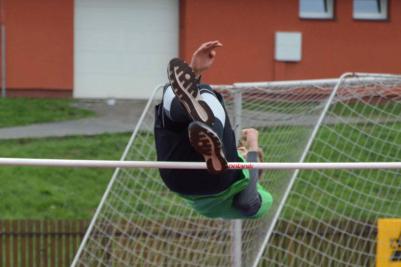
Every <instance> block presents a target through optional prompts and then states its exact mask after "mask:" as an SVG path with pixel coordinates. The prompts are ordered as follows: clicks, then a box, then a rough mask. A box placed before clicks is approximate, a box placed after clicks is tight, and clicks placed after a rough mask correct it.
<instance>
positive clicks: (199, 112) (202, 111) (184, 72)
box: [167, 58, 214, 125]
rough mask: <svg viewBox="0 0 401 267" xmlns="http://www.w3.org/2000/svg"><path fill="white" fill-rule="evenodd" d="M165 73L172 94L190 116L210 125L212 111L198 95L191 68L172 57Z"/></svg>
mask: <svg viewBox="0 0 401 267" xmlns="http://www.w3.org/2000/svg"><path fill="white" fill-rule="evenodd" d="M167 73H168V78H169V80H170V84H171V88H172V89H173V92H174V94H175V95H176V96H177V98H178V99H179V101H180V102H181V104H182V105H183V106H184V108H185V109H186V111H187V112H188V114H189V115H190V117H191V118H192V119H193V120H194V121H201V122H204V123H206V124H208V125H212V124H213V122H214V115H213V112H212V110H211V109H210V107H209V106H208V105H207V104H206V102H204V101H203V100H202V98H201V96H200V93H199V90H198V87H197V80H196V78H195V73H194V72H193V71H192V68H191V67H190V66H189V65H188V64H186V63H185V62H184V61H182V60H181V59H179V58H173V59H172V60H171V61H170V62H169V64H168V68H167Z"/></svg>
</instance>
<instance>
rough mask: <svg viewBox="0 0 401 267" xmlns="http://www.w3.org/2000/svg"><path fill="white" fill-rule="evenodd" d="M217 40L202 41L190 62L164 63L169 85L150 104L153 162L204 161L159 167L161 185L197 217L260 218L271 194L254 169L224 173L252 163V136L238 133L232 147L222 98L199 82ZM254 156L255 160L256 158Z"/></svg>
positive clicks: (253, 133) (255, 142)
mask: <svg viewBox="0 0 401 267" xmlns="http://www.w3.org/2000/svg"><path fill="white" fill-rule="evenodd" d="M221 46H222V44H221V43H220V42H219V41H211V42H206V43H203V44H202V45H201V46H200V47H199V48H198V49H197V50H196V51H195V52H194V54H193V56H192V60H191V64H190V65H188V64H187V63H185V62H184V61H183V60H181V59H178V58H174V59H172V60H171V61H170V62H169V64H168V69H167V72H168V78H169V81H170V83H169V84H167V85H166V86H165V87H164V94H163V99H162V102H161V103H160V104H159V105H157V106H156V122H155V140H156V150H157V159H158V160H159V161H188V162H202V161H206V163H207V168H208V169H207V170H194V169H192V170H181V169H160V170H159V172H160V176H161V178H162V180H163V181H164V183H165V184H166V186H167V187H168V188H169V189H170V190H171V191H173V192H175V193H177V194H179V195H180V196H181V197H182V198H184V199H186V200H187V202H188V203H189V204H190V205H191V206H192V207H193V208H194V209H195V210H196V211H197V212H199V213H200V214H202V215H204V216H207V217H210V218H225V219H240V218H260V217H261V216H263V215H264V214H266V213H267V211H268V210H269V208H270V207H271V204H272V196H271V195H270V193H269V192H267V191H266V190H265V189H264V188H263V187H262V186H261V185H260V184H259V183H258V171H257V170H246V169H243V170H232V169H227V162H245V160H244V157H246V158H247V160H248V161H251V162H253V161H257V160H258V155H260V149H259V146H258V132H257V131H256V130H255V129H244V130H243V131H242V136H243V138H242V142H241V143H242V146H241V147H240V148H238V149H237V147H236V140H235V137H234V131H233V129H232V127H231V123H230V121H229V118H228V116H227V112H226V110H225V106H224V102H223V98H222V96H221V95H220V94H219V93H218V92H215V91H214V90H213V89H212V88H211V87H210V86H209V85H207V84H202V83H200V78H201V74H202V73H203V72H204V71H206V70H207V69H209V68H210V67H211V66H212V64H213V62H214V60H215V56H216V48H218V47H221ZM259 158H260V157H259Z"/></svg>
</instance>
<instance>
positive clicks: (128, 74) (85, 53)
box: [74, 0, 179, 98]
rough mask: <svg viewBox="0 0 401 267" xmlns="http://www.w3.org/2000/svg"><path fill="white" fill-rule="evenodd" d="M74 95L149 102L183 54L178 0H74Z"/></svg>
mask: <svg viewBox="0 0 401 267" xmlns="http://www.w3.org/2000/svg"><path fill="white" fill-rule="evenodd" d="M74 20H75V21H74V24H75V25H74V30H75V32H74V96H75V97H80V98H147V97H148V96H149V95H150V93H151V91H152V89H153V87H154V86H155V85H156V84H158V83H164V82H166V79H167V78H166V67H167V62H168V61H169V59H170V58H172V57H175V56H177V55H178V41H179V36H178V30H179V26H178V23H179V15H178V0H150V1H149V0H75V19H74Z"/></svg>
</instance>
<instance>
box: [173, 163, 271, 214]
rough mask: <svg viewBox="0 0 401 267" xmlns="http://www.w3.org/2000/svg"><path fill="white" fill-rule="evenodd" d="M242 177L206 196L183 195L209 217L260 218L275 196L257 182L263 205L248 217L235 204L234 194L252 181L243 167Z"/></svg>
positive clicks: (191, 204)
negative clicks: (217, 191)
mask: <svg viewBox="0 0 401 267" xmlns="http://www.w3.org/2000/svg"><path fill="white" fill-rule="evenodd" d="M241 176H242V177H241V179H239V180H238V181H236V182H235V183H233V184H232V185H231V186H230V187H229V188H227V189H226V190H224V191H223V192H220V193H218V194H213V195H204V196H189V195H181V194H180V196H181V197H182V198H184V199H185V200H186V201H187V202H188V203H189V205H190V206H191V207H192V208H193V209H195V210H196V211H197V212H198V213H200V214H202V215H204V216H206V217H209V218H224V219H249V218H254V219H257V218H260V217H262V216H263V215H265V214H266V213H267V211H268V210H269V209H270V207H271V205H272V203H273V198H272V196H271V194H270V193H269V192H268V191H266V190H265V189H264V188H263V187H262V185H260V184H259V183H258V184H257V191H258V193H259V194H260V196H261V199H262V205H261V207H260V209H259V211H258V212H257V213H256V214H255V215H253V216H252V217H247V216H244V215H242V214H241V212H240V211H239V210H238V209H236V208H235V207H234V206H233V200H234V196H235V195H236V194H238V193H239V192H241V191H242V190H244V189H245V188H246V186H247V185H248V183H249V181H250V178H249V177H250V175H249V170H247V169H243V170H242V171H241Z"/></svg>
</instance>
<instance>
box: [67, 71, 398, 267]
mask: <svg viewBox="0 0 401 267" xmlns="http://www.w3.org/2000/svg"><path fill="white" fill-rule="evenodd" d="M214 88H215V89H216V90H218V91H220V92H221V93H222V94H223V96H224V98H225V104H226V107H227V111H228V113H229V116H230V117H231V121H232V122H233V125H234V127H235V129H236V131H237V133H238V132H239V131H240V130H241V129H242V128H248V127H253V128H257V129H258V130H259V132H260V145H261V146H262V148H263V150H264V152H265V159H264V161H265V162H391V161H401V116H400V114H401V76H393V75H379V74H344V75H343V76H341V78H339V79H328V80H309V81H292V82H266V83H241V84H233V85H230V86H215V87H214ZM160 98H161V86H159V87H158V88H156V89H155V91H154V95H153V96H152V97H151V98H150V100H149V102H148V104H147V106H146V108H145V110H144V112H143V114H142V116H141V118H140V120H139V122H138V125H137V127H136V128H135V131H134V132H133V135H132V138H131V140H130V142H129V144H128V145H127V148H126V150H125V152H124V154H123V156H122V160H141V161H142V160H145V161H154V160H155V159H156V154H155V145H154V137H153V121H154V106H155V105H156V103H158V102H159V101H160V100H159V99H160ZM189 179H190V177H189ZM400 179H401V171H400V169H386V170H385V169H382V170H380V169H379V170H342V169H335V170H332V169H331V170H303V171H298V170H267V171H265V172H264V175H263V177H262V180H261V183H262V184H264V185H265V187H266V188H267V189H268V190H269V191H270V192H271V193H272V195H273V197H274V203H273V207H272V209H271V211H270V213H269V214H268V215H267V216H265V217H264V218H263V219H259V220H242V221H240V220H232V221H230V220H222V219H208V218H205V217H202V216H201V215H198V214H197V213H196V212H194V211H193V210H192V209H191V208H190V207H189V206H188V205H186V203H185V202H184V201H183V200H182V199H180V198H178V197H177V196H176V195H175V194H174V193H171V192H169V191H168V190H167V188H166V187H165V186H164V185H163V183H162V182H161V179H160V177H159V174H158V171H157V170H156V169H117V170H116V171H115V173H114V175H113V177H112V179H111V180H110V183H109V185H108V187H107V189H106V192H105V194H104V196H103V198H102V200H101V202H100V204H99V207H98V209H97V211H96V213H95V215H94V217H93V219H92V221H91V224H90V226H89V228H88V231H87V233H86V235H85V237H84V239H83V241H82V243H81V245H80V248H79V250H78V252H77V254H76V257H75V259H74V261H73V263H72V266H88V267H89V266H235V267H239V266H351V265H353V266H372V265H374V260H375V242H376V220H377V219H378V218H382V217H399V216H401V200H400V199H399V197H398V196H399V195H400V194H401V183H400Z"/></svg>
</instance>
